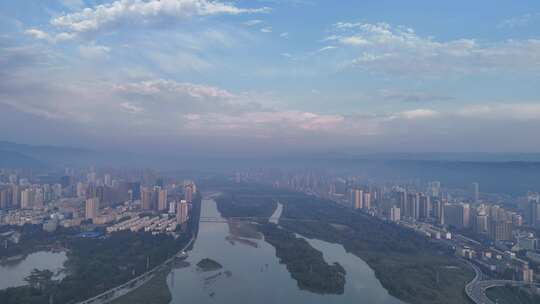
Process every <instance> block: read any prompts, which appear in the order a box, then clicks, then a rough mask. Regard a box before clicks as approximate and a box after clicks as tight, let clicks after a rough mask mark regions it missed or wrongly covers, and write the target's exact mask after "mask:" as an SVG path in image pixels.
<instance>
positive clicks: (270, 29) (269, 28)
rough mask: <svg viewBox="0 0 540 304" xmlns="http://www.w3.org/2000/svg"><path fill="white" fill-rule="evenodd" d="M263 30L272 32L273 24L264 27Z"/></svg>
mask: <svg viewBox="0 0 540 304" xmlns="http://www.w3.org/2000/svg"><path fill="white" fill-rule="evenodd" d="M261 32H263V33H271V32H272V27H271V26H267V27H263V28H262V29H261Z"/></svg>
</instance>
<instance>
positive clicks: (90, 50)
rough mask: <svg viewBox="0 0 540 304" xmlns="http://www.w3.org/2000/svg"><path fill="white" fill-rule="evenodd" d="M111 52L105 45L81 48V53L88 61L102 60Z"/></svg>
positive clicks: (83, 46)
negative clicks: (101, 58)
mask: <svg viewBox="0 0 540 304" xmlns="http://www.w3.org/2000/svg"><path fill="white" fill-rule="evenodd" d="M110 51H111V49H110V48H109V47H107V46H103V45H95V44H90V45H81V46H79V53H80V54H81V56H82V57H83V58H86V59H96V58H100V57H103V56H106V55H107V54H108V53H109V52H110Z"/></svg>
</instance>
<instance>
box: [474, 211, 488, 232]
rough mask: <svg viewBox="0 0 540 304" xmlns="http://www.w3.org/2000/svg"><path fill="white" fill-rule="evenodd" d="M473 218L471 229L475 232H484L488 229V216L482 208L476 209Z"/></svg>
mask: <svg viewBox="0 0 540 304" xmlns="http://www.w3.org/2000/svg"><path fill="white" fill-rule="evenodd" d="M473 219H474V220H473V230H474V231H475V232H476V233H486V232H487V231H488V216H487V214H486V212H485V211H484V210H480V211H478V213H477V214H475V216H474V217H473Z"/></svg>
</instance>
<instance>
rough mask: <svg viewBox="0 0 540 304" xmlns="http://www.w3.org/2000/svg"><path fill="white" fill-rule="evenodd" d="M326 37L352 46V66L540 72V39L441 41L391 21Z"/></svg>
mask: <svg viewBox="0 0 540 304" xmlns="http://www.w3.org/2000/svg"><path fill="white" fill-rule="evenodd" d="M334 31H335V33H334V34H332V35H330V36H328V37H326V38H325V39H324V40H323V41H331V42H334V43H338V44H341V45H342V46H343V47H346V48H347V51H348V54H349V56H351V57H352V58H350V59H349V60H348V61H345V62H342V63H341V66H343V67H347V68H358V69H365V70H369V71H373V72H383V73H387V74H395V75H414V76H420V77H433V76H448V74H449V73H451V74H468V73H475V72H493V71H497V70H520V71H527V70H528V71H539V70H540V57H538V53H539V52H540V40H536V39H528V40H507V41H501V42H496V43H479V42H478V41H476V40H474V39H456V40H450V41H436V40H435V39H434V38H432V37H422V36H419V35H418V34H416V32H415V31H414V30H413V29H411V28H408V27H403V26H398V27H394V26H392V25H390V24H388V23H375V24H370V23H343V22H341V23H336V24H335V25H334Z"/></svg>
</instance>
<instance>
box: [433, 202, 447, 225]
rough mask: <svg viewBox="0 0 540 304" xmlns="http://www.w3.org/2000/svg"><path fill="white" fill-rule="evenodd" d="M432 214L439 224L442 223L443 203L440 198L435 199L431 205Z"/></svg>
mask: <svg viewBox="0 0 540 304" xmlns="http://www.w3.org/2000/svg"><path fill="white" fill-rule="evenodd" d="M433 216H434V217H435V218H436V219H437V222H438V223H439V224H440V225H444V203H443V201H441V200H436V201H435V203H434V207H433Z"/></svg>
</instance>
